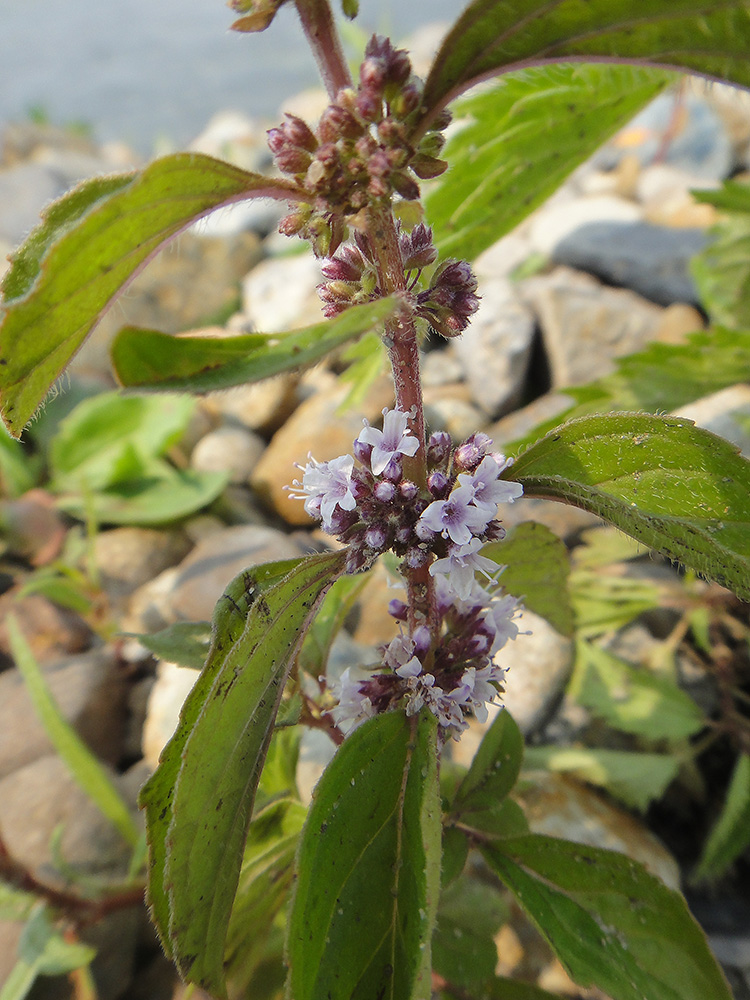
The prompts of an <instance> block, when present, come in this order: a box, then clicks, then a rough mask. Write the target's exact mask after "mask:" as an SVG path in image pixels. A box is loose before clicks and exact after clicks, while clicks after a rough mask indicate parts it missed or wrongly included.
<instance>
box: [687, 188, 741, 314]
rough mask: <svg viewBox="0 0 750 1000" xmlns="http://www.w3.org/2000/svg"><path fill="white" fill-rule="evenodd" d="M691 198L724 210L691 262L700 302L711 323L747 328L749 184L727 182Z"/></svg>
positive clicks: (697, 192) (696, 193)
mask: <svg viewBox="0 0 750 1000" xmlns="http://www.w3.org/2000/svg"><path fill="white" fill-rule="evenodd" d="M694 197H695V198H696V200H697V201H702V202H706V203H707V204H709V205H714V206H715V207H716V208H718V209H719V210H720V211H721V212H722V213H725V214H724V217H723V218H722V219H721V220H720V221H719V222H718V223H717V224H716V225H715V226H713V227H712V228H711V230H710V235H711V236H712V240H711V242H710V243H709V245H708V246H707V247H706V249H705V250H703V252H702V253H700V254H698V256H697V257H694V258H693V260H692V262H691V270H692V273H693V277H694V278H695V282H696V284H697V286H698V294H699V295H700V300H701V304H702V305H703V307H704V308H705V309H706V312H707V313H708V314H709V316H710V317H711V319H712V320H713V321H714V322H716V323H723V324H725V325H726V326H729V327H734V328H735V329H738V328H739V329H747V328H748V327H750V263H748V254H749V253H750V187H748V185H747V184H742V183H739V182H737V181H727V182H726V183H725V184H724V186H723V188H721V190H719V191H695V192H694Z"/></svg>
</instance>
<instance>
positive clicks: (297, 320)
mask: <svg viewBox="0 0 750 1000" xmlns="http://www.w3.org/2000/svg"><path fill="white" fill-rule="evenodd" d="M320 281H321V275H320V264H319V263H318V261H317V260H316V259H315V258H314V257H313V256H312V255H311V254H308V253H297V254H293V255H291V256H288V257H277V258H273V259H269V260H264V261H262V262H261V263H260V264H259V265H258V266H257V267H255V268H253V270H252V271H251V272H250V273H249V274H248V276H247V277H246V278H245V280H244V282H243V286H242V302H243V312H244V313H245V316H246V317H247V320H248V321H249V322H250V323H251V324H252V327H253V328H254V329H255V330H260V331H261V332H262V333H275V332H277V331H280V330H291V329H294V328H296V327H301V326H306V325H308V324H311V323H320V322H322V320H323V314H322V312H321V303H320V299H319V298H318V293H317V292H316V290H315V289H316V286H317V285H319V284H320Z"/></svg>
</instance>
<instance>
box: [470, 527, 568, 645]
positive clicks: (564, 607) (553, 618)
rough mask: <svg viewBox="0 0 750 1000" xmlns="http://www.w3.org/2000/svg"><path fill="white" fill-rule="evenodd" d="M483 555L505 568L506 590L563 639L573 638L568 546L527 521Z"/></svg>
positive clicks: (488, 548)
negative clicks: (546, 622)
mask: <svg viewBox="0 0 750 1000" xmlns="http://www.w3.org/2000/svg"><path fill="white" fill-rule="evenodd" d="M482 555H483V556H487V557H488V558H490V559H493V560H494V561H495V562H496V563H498V565H503V564H506V569H505V570H504V571H503V574H502V576H501V577H500V583H501V584H502V587H503V589H504V590H506V591H507V592H508V593H509V594H513V596H514V597H517V598H518V599H519V600H523V604H524V607H526V608H528V609H529V611H533V612H534V613H535V614H537V615H541V617H542V618H546V620H547V621H548V622H549V623H550V625H552V626H553V627H554V628H556V629H557V631H558V632H560V634H561V635H568V636H570V635H572V634H573V627H574V621H573V607H572V605H571V603H570V595H569V593H568V577H569V575H570V560H569V558H568V550H567V548H566V546H565V543H564V542H563V541H562V540H561V539H559V538H558V537H557V535H556V534H555V533H554V532H552V531H550V530H549V528H546V527H545V526H544V525H543V524H537V523H536V522H534V521H526V522H525V523H523V524H519V525H516V527H514V528H511V530H510V531H509V532H508V534H507V535H506V537H505V538H504V539H503V540H502V541H500V542H490V543H489V544H488V545H485V546H484V548H483V549H482Z"/></svg>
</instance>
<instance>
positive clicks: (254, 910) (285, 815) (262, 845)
mask: <svg viewBox="0 0 750 1000" xmlns="http://www.w3.org/2000/svg"><path fill="white" fill-rule="evenodd" d="M306 815H307V810H306V809H305V807H304V806H303V805H302V804H301V803H300V802H296V801H294V800H293V799H281V800H278V801H276V802H274V803H272V804H270V805H268V806H266V807H265V808H264V809H262V810H261V811H260V812H259V813H258V814H257V815H256V816H255V818H254V819H253V821H252V822H251V824H250V827H249V829H248V835H247V844H246V846H245V852H244V856H243V860H242V868H241V871H240V879H239V884H238V886H237V896H236V899H235V903H234V907H233V908H232V916H231V920H230V923H229V930H228V933H227V947H226V961H227V979H228V980H229V982H230V983H231V991H232V995H234V996H239V995H243V994H247V993H248V985H249V983H250V982H251V980H252V978H253V975H254V974H255V972H256V970H257V969H258V967H259V966H260V965H261V963H262V962H263V961H264V960H265V959H266V956H267V954H268V952H269V950H271V948H273V945H274V944H275V943H276V941H277V938H278V936H279V934H280V933H281V928H280V927H278V926H277V924H278V917H279V915H280V914H281V912H282V910H283V908H284V904H285V903H286V900H287V898H288V896H289V893H290V891H291V887H292V879H293V872H294V856H295V851H296V848H297V844H298V841H299V835H300V831H301V830H302V824H303V823H304V820H305V816H306ZM269 946H270V948H269ZM250 995H253V994H250Z"/></svg>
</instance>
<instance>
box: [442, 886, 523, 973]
mask: <svg viewBox="0 0 750 1000" xmlns="http://www.w3.org/2000/svg"><path fill="white" fill-rule="evenodd" d="M508 916H509V910H508V904H507V902H506V901H505V899H504V898H503V896H502V895H501V894H500V892H499V891H498V889H497V887H496V886H494V885H491V884H488V883H486V882H484V883H483V882H479V881H478V880H477V879H474V878H471V877H470V876H468V875H461V876H460V877H459V878H458V879H456V880H455V881H454V882H453V883H452V884H451V885H450V886H448V888H447V889H444V890H443V892H442V893H441V895H440V907H439V908H438V917H437V926H436V927H435V933H434V935H433V938H432V953H433V962H432V965H433V969H434V970H435V972H436V973H437V974H438V975H439V976H442V977H443V978H444V979H446V980H447V981H448V982H449V983H451V985H452V986H459V987H463V988H465V989H469V990H470V989H471V988H472V987H474V988H476V987H478V986H482V985H483V984H484V983H486V982H488V981H489V980H491V979H492V978H493V975H494V972H495V966H496V965H497V947H496V946H495V941H494V936H495V934H496V933H497V931H498V929H499V928H500V925H501V924H502V923H503V922H504V921H505V920H507V919H508Z"/></svg>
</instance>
